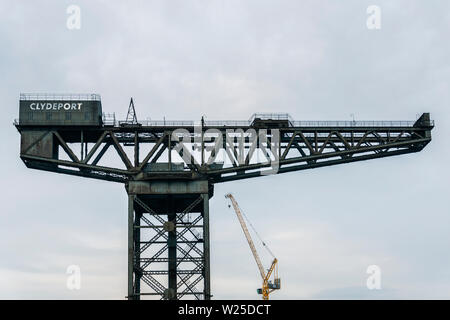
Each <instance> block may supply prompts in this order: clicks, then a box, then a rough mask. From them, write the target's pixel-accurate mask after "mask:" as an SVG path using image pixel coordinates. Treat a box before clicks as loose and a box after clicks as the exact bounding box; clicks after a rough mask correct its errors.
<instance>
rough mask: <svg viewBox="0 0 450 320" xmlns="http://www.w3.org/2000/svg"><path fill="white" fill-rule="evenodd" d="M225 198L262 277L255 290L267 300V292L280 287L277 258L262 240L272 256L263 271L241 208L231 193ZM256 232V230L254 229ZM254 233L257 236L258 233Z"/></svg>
mask: <svg viewBox="0 0 450 320" xmlns="http://www.w3.org/2000/svg"><path fill="white" fill-rule="evenodd" d="M225 198H228V199H230V200H231V204H232V205H233V208H234V211H235V212H236V216H237V217H238V220H239V223H240V224H241V227H242V231H244V234H245V237H246V238H247V242H248V245H249V246H250V249H251V251H252V253H253V257H254V258H255V261H256V264H257V265H258V269H259V272H260V274H261V279H262V287H261V288H260V289H258V290H257V292H258V293H259V294H262V298H263V300H269V294H270V293H271V292H273V291H274V290H278V289H280V288H281V282H280V278H278V267H277V264H278V260H277V258H275V256H274V255H273V253H272V252H271V251H270V250H269V248H268V247H267V246H266V244H265V243H264V242H263V241H262V239H261V238H260V240H261V242H262V243H263V245H264V246H265V247H266V249H267V250H268V251H269V252H270V254H271V255H272V256H273V258H274V259H273V261H272V265H271V266H270V268H269V270H268V271H267V273H265V272H264V267H263V265H262V262H261V259H260V258H259V255H258V252H257V251H256V248H255V244H254V243H253V240H252V237H251V236H250V233H249V232H248V229H247V225H246V224H245V221H244V218H243V216H242V213H241V209H240V208H239V205H238V204H237V201H236V199H234V197H233V195H232V194H231V193H228V194H226V195H225ZM250 226H251V227H252V228H253V226H252V224H251V223H250ZM255 232H256V230H255ZM256 235H257V236H258V238H259V235H258V233H256ZM272 274H273V275H274V282H271V281H270V280H269V279H270V276H271V275H272Z"/></svg>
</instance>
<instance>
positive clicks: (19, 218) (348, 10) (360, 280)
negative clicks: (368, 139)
mask: <svg viewBox="0 0 450 320" xmlns="http://www.w3.org/2000/svg"><path fill="white" fill-rule="evenodd" d="M71 4H76V5H78V6H79V7H80V8H81V28H80V29H79V30H69V29H68V28H67V26H66V20H67V18H68V16H69V15H68V14H67V13H66V9H67V7H68V6H69V5H71ZM369 5H377V6H379V8H380V9H381V29H379V30H369V29H368V28H367V25H366V20H367V18H368V17H369V15H368V14H367V12H366V10H367V7H368V6H369ZM449 28H450V3H449V1H447V0H441V1H439V0H430V1H421V0H408V1H406V0H402V1H400V0H397V1H393V0H389V1H387V0H386V1H383V0H376V1H365V0H354V1H352V0H346V1H333V0H329V1H325V0H320V1H318V0H314V1H313V0H311V1H300V0H299V1H294V0H291V1H274V0H272V1H261V0H258V1H256V0H255V1H248V0H240V1H233V0H231V1H230V0H227V1H206V0H203V1H193V0H184V1H111V0H108V1H106V0H105V1H76V0H75V1H56V0H54V1H31V0H29V1H25V0H21V1H12V0H10V1H6V0H0V97H1V100H2V110H3V113H2V114H3V116H2V117H1V120H0V121H1V123H0V133H1V134H2V137H3V141H2V144H1V146H0V148H1V155H2V160H1V161H2V169H3V170H2V182H3V183H2V186H1V193H0V197H1V203H2V208H1V210H0V298H3V299H5V298H25V299H33V298H44V299H47V298H61V299H79V298H87V299H95V298H96V299H101V298H107V299H122V298H123V297H125V295H126V288H127V285H126V280H127V242H126V241H127V233H126V232H127V201H126V193H125V190H124V187H123V185H121V184H116V183H109V182H102V181H95V180H90V179H83V178H78V177H71V176H64V175H58V174H54V173H47V172H40V171H34V170H30V169H27V168H26V167H25V165H24V164H23V163H22V162H21V160H20V158H19V142H20V139H19V138H20V137H19V134H18V132H17V131H16V129H15V128H14V126H13V125H12V121H13V119H14V118H16V117H18V98H19V93H20V92H95V93H99V94H101V96H102V104H103V110H104V111H105V112H115V113H116V116H117V117H118V118H125V116H126V111H127V106H128V105H127V103H128V101H129V98H130V96H133V97H134V99H135V103H136V111H137V114H138V117H139V118H140V119H146V118H147V117H150V118H151V119H155V120H159V119H162V118H163V117H165V118H166V119H173V120H184V119H186V120H199V119H200V118H201V116H202V115H204V116H205V117H206V119H208V120H216V119H217V120H218V119H241V120H246V119H248V118H249V117H250V115H251V114H252V113H254V112H289V113H290V114H291V115H292V117H293V118H294V119H296V120H350V119H352V118H351V115H352V114H353V115H354V116H355V118H356V120H415V119H416V117H417V115H420V114H421V113H423V112H431V116H432V118H433V119H434V120H436V128H435V129H434V130H433V132H432V134H433V141H432V142H431V143H430V144H429V145H428V146H427V147H426V148H425V149H424V150H423V151H422V152H420V153H417V154H410V155H404V156H399V157H393V158H385V159H379V160H371V161H365V162H360V163H352V164H346V165H341V166H334V167H328V168H320V169H313V170H310V171H302V172H294V173H286V174H282V175H276V176H267V177H260V178H256V179H250V180H246V181H238V182H229V183H225V184H220V185H216V187H215V196H214V197H213V199H212V200H211V203H210V211H211V213H210V215H211V218H210V220H211V264H212V265H211V274H212V279H211V285H212V292H213V295H214V298H215V299H231V298H238V299H258V298H259V297H258V295H257V294H256V288H257V287H258V286H259V285H260V279H259V273H258V270H257V267H256V264H255V262H254V261H253V258H252V255H251V253H250V250H249V248H248V245H247V243H246V241H245V237H244V235H243V234H242V231H241V229H240V226H239V223H238V221H237V219H236V217H235V215H234V213H233V212H232V211H231V210H230V209H228V207H227V202H226V200H225V199H224V197H223V195H224V194H225V193H227V192H230V191H231V192H233V194H234V195H235V196H236V198H237V200H238V202H239V204H240V206H241V208H242V209H243V210H244V212H245V213H246V215H247V216H248V217H249V218H250V220H251V221H252V222H253V225H254V226H255V227H256V228H257V230H258V232H259V233H260V234H261V235H262V236H263V237H264V238H265V240H266V242H267V243H268V244H269V246H270V247H271V250H272V251H273V252H274V253H275V254H276V256H277V258H278V260H279V266H280V276H281V278H282V286H283V287H282V290H280V291H279V292H276V293H275V294H273V295H272V296H271V298H273V299H322V298H331V299H347V298H356V299H372V298H375V299H376V298H387V299H406V298H414V299H416V298H426V299H432V298H437V299H442V298H446V299H449V298H450V255H449V251H450V233H449V229H450V214H449V198H448V196H449V187H450V186H449V178H450V174H449V173H450V169H449V165H448V159H449V156H450V152H449V148H448V141H447V142H446V140H445V139H446V138H448V137H449V133H450V129H449V128H450V111H449V110H448V108H449V102H450V99H449V98H450V94H449V92H450V90H449V89H450V87H449V84H450V82H449V80H450V64H449V57H450V44H449V41H448V40H449V30H450V29H449ZM69 265H79V266H80V268H81V274H82V283H81V289H80V290H68V289H67V287H66V279H67V275H66V268H67V267H68V266H69ZM369 265H378V266H379V267H380V268H381V272H382V278H381V285H382V289H381V290H368V289H367V287H366V279H367V277H368V274H367V273H366V269H367V267H368V266H369Z"/></svg>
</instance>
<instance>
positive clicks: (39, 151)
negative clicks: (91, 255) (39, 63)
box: [14, 93, 434, 300]
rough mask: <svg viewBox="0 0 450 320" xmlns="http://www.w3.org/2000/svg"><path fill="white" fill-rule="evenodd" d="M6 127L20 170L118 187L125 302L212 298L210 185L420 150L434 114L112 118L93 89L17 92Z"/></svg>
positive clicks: (130, 112)
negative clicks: (123, 206)
mask: <svg viewBox="0 0 450 320" xmlns="http://www.w3.org/2000/svg"><path fill="white" fill-rule="evenodd" d="M14 125H15V126H16V128H17V130H18V131H19V133H20V158H21V159H22V160H23V162H24V163H25V165H26V166H27V167H28V168H30V169H36V170H43V171H48V172H55V173H59V174H66V175H71V176H78V177H84V178H91V179H97V180H103V181H111V182H117V183H121V184H123V185H124V186H125V191H126V193H127V196H128V239H127V240H128V273H127V276H128V295H127V298H128V299H132V300H140V299H141V298H144V297H153V298H155V297H156V298H161V299H169V300H178V299H186V298H194V299H205V300H209V299H211V296H212V295H211V274H210V253H211V252H210V251H211V247H210V229H209V221H210V219H209V218H210V209H209V200H210V199H211V198H212V197H213V196H214V186H215V185H216V184H218V183H224V182H228V181H236V180H245V179H249V178H256V177H263V176H265V175H267V174H284V173H289V172H294V171H302V170H306V169H313V168H322V167H327V166H335V165H339V164H346V163H352V162H358V161H365V160H369V159H381V158H385V157H391V156H399V155H406V154H412V153H415V152H420V151H422V150H423V149H424V148H425V147H426V146H427V145H428V143H430V142H431V131H432V129H433V128H434V121H433V120H431V119H430V114H429V113H423V114H422V115H421V116H420V117H419V118H418V119H416V120H415V121H355V120H354V119H353V121H308V120H306V121H305V120H301V121H297V120H294V119H292V117H291V116H290V115H289V114H287V113H255V114H254V115H253V116H252V117H251V118H250V119H248V120H220V121H210V120H203V121H193V120H189V121H186V120H182V121H166V119H165V118H164V120H156V121H155V120H144V121H138V119H137V116H136V110H135V109H134V101H132V102H130V105H129V107H128V115H127V119H126V120H125V121H118V120H116V116H115V114H108V113H106V114H105V113H103V109H102V102H101V97H100V95H99V94H95V93H91V94H79V93H75V94H51V93H23V94H20V99H19V119H17V120H15V121H14ZM181 140H183V142H186V143H181ZM405 160H408V158H405ZM272 165H274V166H275V168H277V169H276V170H273V168H272ZM268 168H272V169H270V170H267V169H268ZM261 182H262V181H261ZM262 183H263V182H262ZM99 192H103V190H101V189H99ZM60 209H61V210H64V208H60ZM92 210H94V209H92ZM101 231H102V226H99V232H101ZM105 270H106V269H105Z"/></svg>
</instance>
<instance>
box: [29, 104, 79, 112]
mask: <svg viewBox="0 0 450 320" xmlns="http://www.w3.org/2000/svg"><path fill="white" fill-rule="evenodd" d="M82 105H83V102H75V103H74V102H70V103H69V102H51V103H50V102H31V103H30V104H29V108H30V109H31V110H33V111H37V110H41V111H44V110H45V111H60V110H65V111H73V110H75V111H76V110H79V111H81V106H82Z"/></svg>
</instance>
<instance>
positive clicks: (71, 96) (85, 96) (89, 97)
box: [20, 93, 101, 101]
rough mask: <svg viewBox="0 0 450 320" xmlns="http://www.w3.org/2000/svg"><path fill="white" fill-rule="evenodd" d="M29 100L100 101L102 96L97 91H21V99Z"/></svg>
mask: <svg viewBox="0 0 450 320" xmlns="http://www.w3.org/2000/svg"><path fill="white" fill-rule="evenodd" d="M27 100H43V101H45V100H49V101H52V100H63V101H65V100H68V101H74V100H80V101H100V100H101V97H100V95H99V94H97V93H21V94H20V101H27Z"/></svg>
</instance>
